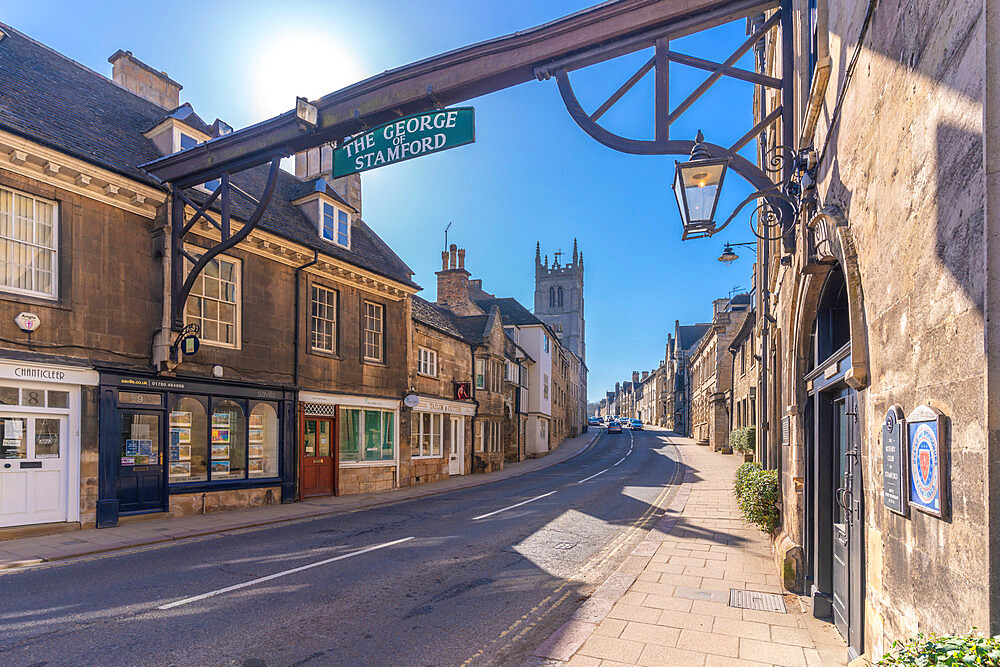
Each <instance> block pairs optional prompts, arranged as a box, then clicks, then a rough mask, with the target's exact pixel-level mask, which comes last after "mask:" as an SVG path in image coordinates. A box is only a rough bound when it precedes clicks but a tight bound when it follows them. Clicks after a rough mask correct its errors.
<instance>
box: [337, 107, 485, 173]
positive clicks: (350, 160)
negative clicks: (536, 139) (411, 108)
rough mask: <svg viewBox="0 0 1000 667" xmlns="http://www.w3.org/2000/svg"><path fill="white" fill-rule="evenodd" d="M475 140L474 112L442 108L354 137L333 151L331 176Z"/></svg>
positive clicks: (410, 157) (398, 160)
mask: <svg viewBox="0 0 1000 667" xmlns="http://www.w3.org/2000/svg"><path fill="white" fill-rule="evenodd" d="M475 140H476V110H475V109H473V108H472V107H456V108H454V109H441V110H439V111H430V112H427V113H419V114H415V115H413V116H405V117H403V118H399V119H397V120H394V121H392V122H391V123H386V124H384V125H379V126H378V127H376V128H374V129H372V130H368V131H367V132H364V133H362V134H359V135H357V136H355V137H354V138H353V139H352V140H351V141H348V142H345V143H344V144H342V145H340V146H338V147H337V149H336V150H334V152H333V177H334V178H340V177H341V176H347V175H348V174H354V173H357V172H360V171H367V170H369V169H374V168H375V167H384V166H385V165H387V164H394V163H396V162H403V161H404V160H410V159H412V158H415V157H421V156H422V155H430V154H431V153H437V152H438V151H443V150H447V149H449V148H455V147H457V146H464V145H465V144H471V143H473V142H474V141H475Z"/></svg>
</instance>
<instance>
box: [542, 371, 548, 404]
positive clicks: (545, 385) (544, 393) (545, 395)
mask: <svg viewBox="0 0 1000 667" xmlns="http://www.w3.org/2000/svg"><path fill="white" fill-rule="evenodd" d="M542 377H543V378H544V380H543V381H542V397H543V398H548V397H549V376H548V375H546V374H544V373H542Z"/></svg>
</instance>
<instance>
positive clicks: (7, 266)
mask: <svg viewBox="0 0 1000 667" xmlns="http://www.w3.org/2000/svg"><path fill="white" fill-rule="evenodd" d="M56 211H57V208H56V203H55V202H50V201H46V200H44V199H39V198H38V197H32V196H30V195H25V194H21V193H20V192H14V191H13V190H8V189H6V188H0V281H2V283H0V287H2V288H3V289H4V290H6V291H11V292H18V293H20V294H31V295H34V296H43V297H51V298H55V297H56V296H57V293H56V292H57V285H58V284H57V278H58V260H59V256H58V245H57V243H58V238H57V236H58V229H57V225H56V220H57V216H56Z"/></svg>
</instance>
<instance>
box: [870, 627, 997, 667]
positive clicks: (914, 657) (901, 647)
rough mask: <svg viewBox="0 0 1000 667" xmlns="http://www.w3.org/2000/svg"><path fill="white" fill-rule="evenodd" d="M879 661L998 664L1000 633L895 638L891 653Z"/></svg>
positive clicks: (898, 666) (895, 664)
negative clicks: (902, 640)
mask: <svg viewBox="0 0 1000 667" xmlns="http://www.w3.org/2000/svg"><path fill="white" fill-rule="evenodd" d="M973 630H975V628H973ZM878 664H879V665H880V666H882V667H904V666H905V667H951V666H956V667H957V666H958V665H962V666H964V665H994V666H996V665H1000V635H997V636H995V637H981V636H979V635H975V634H971V633H970V634H968V635H965V636H953V635H934V634H931V635H926V636H925V635H923V634H918V635H917V636H916V637H913V638H911V639H908V640H906V641H905V642H899V641H894V642H893V643H892V653H889V654H887V655H885V656H883V657H882V659H881V660H879V661H878Z"/></svg>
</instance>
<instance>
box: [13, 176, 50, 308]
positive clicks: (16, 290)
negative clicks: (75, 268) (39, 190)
mask: <svg viewBox="0 0 1000 667" xmlns="http://www.w3.org/2000/svg"><path fill="white" fill-rule="evenodd" d="M0 191H2V192H7V193H8V194H9V197H10V203H11V208H10V210H9V211H8V212H7V213H6V214H4V213H2V212H0V219H2V217H3V216H4V215H6V217H7V220H8V224H9V227H10V228H11V229H13V228H14V222H13V218H14V217H15V216H14V198H15V197H24V198H27V199H30V200H31V232H32V241H24V240H21V239H19V238H16V237H14V236H13V235H9V236H8V235H3V236H0V242H2V243H3V244H11V243H13V244H21V245H23V246H28V247H29V248H30V249H32V253H31V254H32V255H34V256H37V255H38V254H40V253H39V251H44V252H49V253H51V267H52V268H51V271H50V273H51V278H50V281H49V282H50V285H51V288H52V289H51V292H43V291H41V290H34V289H25V288H23V287H14V286H12V285H8V284H6V283H7V280H6V273H7V271H6V265H7V264H8V262H7V255H6V254H5V255H4V257H3V258H2V262H3V264H4V265H5V268H4V274H5V275H4V277H3V284H2V285H0V292H4V293H8V294H19V295H23V296H31V297H36V298H39V299H46V300H49V301H58V300H59V261H60V258H61V255H60V252H59V243H60V240H61V239H60V234H59V221H60V217H59V212H60V209H59V202H58V201H56V200H51V199H46V198H44V197H37V196H35V195H32V194H28V193H27V192H22V191H20V190H15V189H14V188H8V187H0ZM39 203H42V204H44V205H46V206H50V207H51V211H52V212H51V216H50V223H49V227H51V231H50V236H51V238H50V243H51V246H52V247H50V248H46V247H45V246H43V245H39V244H38V243H36V242H35V241H34V238H35V237H37V231H38V204H39ZM0 229H2V228H0ZM35 272H36V270H35V268H34V267H33V266H32V267H31V270H30V273H32V282H34V275H33V274H34V273H35Z"/></svg>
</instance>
